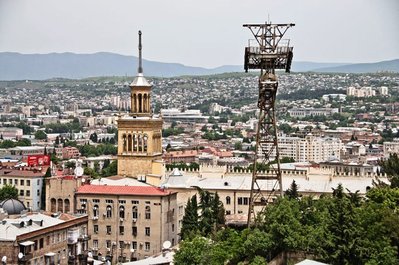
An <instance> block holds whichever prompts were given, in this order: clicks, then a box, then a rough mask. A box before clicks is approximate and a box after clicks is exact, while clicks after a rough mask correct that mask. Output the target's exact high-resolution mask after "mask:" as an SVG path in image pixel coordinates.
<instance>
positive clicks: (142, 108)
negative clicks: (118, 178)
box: [118, 31, 162, 185]
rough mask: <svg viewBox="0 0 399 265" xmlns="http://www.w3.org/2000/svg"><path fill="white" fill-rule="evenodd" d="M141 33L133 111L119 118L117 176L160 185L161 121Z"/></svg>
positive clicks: (133, 83)
mask: <svg viewBox="0 0 399 265" xmlns="http://www.w3.org/2000/svg"><path fill="white" fill-rule="evenodd" d="M141 49H142V45H141V31H139V68H138V74H137V76H136V78H135V79H134V80H133V82H132V83H131V84H130V89H131V94H130V99H131V105H130V106H131V110H130V113H129V115H125V116H123V117H120V118H119V119H118V175H125V176H128V177H133V178H141V177H145V178H146V180H147V182H148V183H151V184H155V185H156V184H158V181H157V180H159V178H160V177H161V174H162V119H161V118H159V117H155V116H154V115H153V114H152V112H151V107H150V106H151V105H150V99H151V88H152V86H151V85H150V84H149V83H148V81H147V79H146V78H145V77H144V75H143V67H142V55H141Z"/></svg>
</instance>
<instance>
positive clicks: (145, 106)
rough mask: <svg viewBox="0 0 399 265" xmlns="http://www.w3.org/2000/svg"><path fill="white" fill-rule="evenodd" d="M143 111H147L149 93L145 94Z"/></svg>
mask: <svg viewBox="0 0 399 265" xmlns="http://www.w3.org/2000/svg"><path fill="white" fill-rule="evenodd" d="M143 101H144V102H143V112H147V111H148V110H147V94H144V100H143Z"/></svg>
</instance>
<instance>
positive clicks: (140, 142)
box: [138, 134, 143, 152]
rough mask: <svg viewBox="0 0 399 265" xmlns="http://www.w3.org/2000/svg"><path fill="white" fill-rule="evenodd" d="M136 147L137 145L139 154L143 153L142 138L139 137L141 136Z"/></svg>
mask: <svg viewBox="0 0 399 265" xmlns="http://www.w3.org/2000/svg"><path fill="white" fill-rule="evenodd" d="M138 138H139V139H138V140H139V141H138V145H139V152H142V151H143V136H142V135H141V134H139V136H138Z"/></svg>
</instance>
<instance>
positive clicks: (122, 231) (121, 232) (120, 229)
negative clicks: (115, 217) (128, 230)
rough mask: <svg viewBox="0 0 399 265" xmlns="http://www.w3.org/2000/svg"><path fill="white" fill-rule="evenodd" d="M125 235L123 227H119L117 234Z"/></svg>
mask: <svg viewBox="0 0 399 265" xmlns="http://www.w3.org/2000/svg"><path fill="white" fill-rule="evenodd" d="M124 233H125V227H124V226H123V225H120V226H119V234H120V235H123V234H124Z"/></svg>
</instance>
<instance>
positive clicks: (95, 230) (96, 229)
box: [93, 225, 98, 234]
mask: <svg viewBox="0 0 399 265" xmlns="http://www.w3.org/2000/svg"><path fill="white" fill-rule="evenodd" d="M93 232H94V234H97V233H98V225H93Z"/></svg>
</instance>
